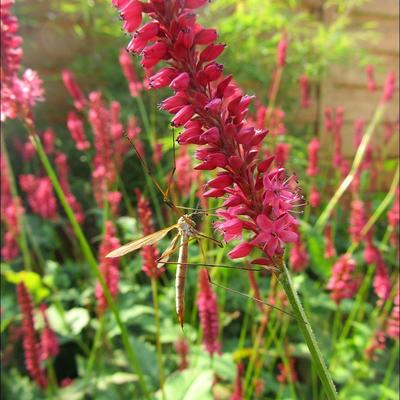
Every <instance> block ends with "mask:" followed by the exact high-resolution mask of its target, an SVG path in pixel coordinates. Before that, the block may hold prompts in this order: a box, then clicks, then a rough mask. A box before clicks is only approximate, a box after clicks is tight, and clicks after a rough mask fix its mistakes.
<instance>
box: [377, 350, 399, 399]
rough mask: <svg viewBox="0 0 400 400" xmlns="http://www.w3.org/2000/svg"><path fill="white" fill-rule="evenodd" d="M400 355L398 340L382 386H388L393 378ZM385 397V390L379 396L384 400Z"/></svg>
mask: <svg viewBox="0 0 400 400" xmlns="http://www.w3.org/2000/svg"><path fill="white" fill-rule="evenodd" d="M398 357H399V342H397V343H396V344H395V346H393V350H392V353H391V355H390V360H389V364H388V366H387V368H386V373H385V377H384V378H383V383H382V386H383V387H384V388H386V387H388V384H389V382H390V380H391V377H392V374H393V370H394V368H395V365H396V361H397V358H398ZM384 399H385V393H384V392H383V393H382V394H381V397H380V398H379V400H384Z"/></svg>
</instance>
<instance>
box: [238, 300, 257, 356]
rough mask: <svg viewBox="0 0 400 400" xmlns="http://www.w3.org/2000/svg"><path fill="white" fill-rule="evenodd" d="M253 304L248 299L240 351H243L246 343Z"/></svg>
mask: <svg viewBox="0 0 400 400" xmlns="http://www.w3.org/2000/svg"><path fill="white" fill-rule="evenodd" d="M249 294H250V293H249ZM252 304H253V303H252V301H251V299H250V298H249V299H247V304H246V312H245V314H244V320H243V323H242V328H241V329H240V336H239V344H238V346H237V349H238V350H240V349H243V347H244V343H245V341H246V334H247V328H248V326H249V320H250V314H252V313H251V312H250V310H251V306H252Z"/></svg>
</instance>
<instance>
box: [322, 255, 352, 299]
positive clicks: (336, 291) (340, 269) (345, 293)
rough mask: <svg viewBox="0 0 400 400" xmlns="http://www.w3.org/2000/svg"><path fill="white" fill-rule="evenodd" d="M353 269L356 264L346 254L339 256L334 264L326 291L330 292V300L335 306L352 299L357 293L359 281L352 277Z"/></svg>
mask: <svg viewBox="0 0 400 400" xmlns="http://www.w3.org/2000/svg"><path fill="white" fill-rule="evenodd" d="M355 268H356V262H355V261H354V259H353V258H352V257H351V256H350V255H348V254H344V255H343V256H341V257H340V258H339V260H338V261H336V263H335V264H334V266H333V268H332V277H331V279H330V280H329V282H328V286H327V289H328V290H330V291H331V298H332V299H333V300H334V301H335V302H336V303H337V304H340V302H341V301H342V300H343V299H351V298H353V297H354V295H355V294H356V293H357V290H358V286H359V281H358V280H357V279H355V277H354V271H355Z"/></svg>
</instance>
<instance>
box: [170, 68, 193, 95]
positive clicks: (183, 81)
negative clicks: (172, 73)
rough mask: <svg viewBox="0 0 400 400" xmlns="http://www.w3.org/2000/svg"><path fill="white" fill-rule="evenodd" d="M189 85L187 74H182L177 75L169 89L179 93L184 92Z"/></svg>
mask: <svg viewBox="0 0 400 400" xmlns="http://www.w3.org/2000/svg"><path fill="white" fill-rule="evenodd" d="M189 83H190V77H189V74H188V73H187V72H182V73H181V74H179V75H178V76H177V77H176V78H175V79H174V80H173V81H172V82H171V84H170V85H169V87H170V88H172V89H174V90H176V91H180V90H185V89H186V88H187V87H188V86H189Z"/></svg>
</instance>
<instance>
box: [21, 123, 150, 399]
mask: <svg viewBox="0 0 400 400" xmlns="http://www.w3.org/2000/svg"><path fill="white" fill-rule="evenodd" d="M28 131H29V137H30V140H31V142H32V144H33V145H34V147H35V149H36V151H37V153H38V155H39V158H40V161H41V162H42V164H43V166H44V168H45V170H46V172H47V174H48V176H49V178H50V180H51V183H52V184H53V187H54V190H55V192H56V194H57V196H58V198H59V200H60V202H61V205H62V206H63V208H64V211H65V213H66V215H67V217H68V219H69V221H70V223H71V226H72V229H73V231H74V233H75V235H76V237H77V239H78V241H79V244H80V246H81V249H82V252H83V254H84V255H85V257H86V260H87V261H88V264H89V266H90V268H91V270H92V272H93V274H94V275H95V276H96V278H97V279H98V281H99V283H100V285H101V287H102V289H103V292H104V295H105V297H106V300H107V303H108V305H109V307H110V309H111V312H112V313H113V314H114V317H115V320H116V323H117V325H118V327H119V329H120V331H121V337H122V342H123V345H124V348H125V350H126V353H127V357H128V359H129V361H130V363H131V366H132V368H133V369H134V371H135V372H136V374H137V375H138V379H139V385H140V387H141V390H142V392H143V394H144V396H145V397H146V398H147V399H150V394H149V391H148V389H147V385H146V382H145V380H144V376H143V373H142V371H141V368H140V365H139V361H138V358H137V356H136V353H135V351H134V349H133V347H132V344H131V343H130V341H129V336H128V330H127V328H126V326H125V324H124V323H123V322H122V320H121V316H120V314H119V311H118V308H117V306H116V305H115V303H114V300H113V298H112V296H111V293H110V291H109V290H108V287H107V284H106V283H105V281H104V278H103V275H102V274H101V272H100V270H99V268H98V265H97V261H96V258H95V257H94V255H93V253H92V250H91V248H90V246H89V243H88V241H87V240H86V238H85V236H84V234H83V232H82V229H81V227H80V225H79V223H78V221H77V220H76V218H75V214H74V212H73V210H72V209H71V207H70V206H69V204H68V202H67V199H66V197H65V195H64V192H63V190H62V188H61V185H60V183H59V181H58V178H57V175H56V173H55V171H54V169H53V167H52V165H51V163H50V161H49V159H48V157H47V155H46V153H45V151H44V149H43V146H42V144H41V141H40V138H39V137H38V136H37V134H36V133H35V132H34V129H33V127H29V126H28Z"/></svg>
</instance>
